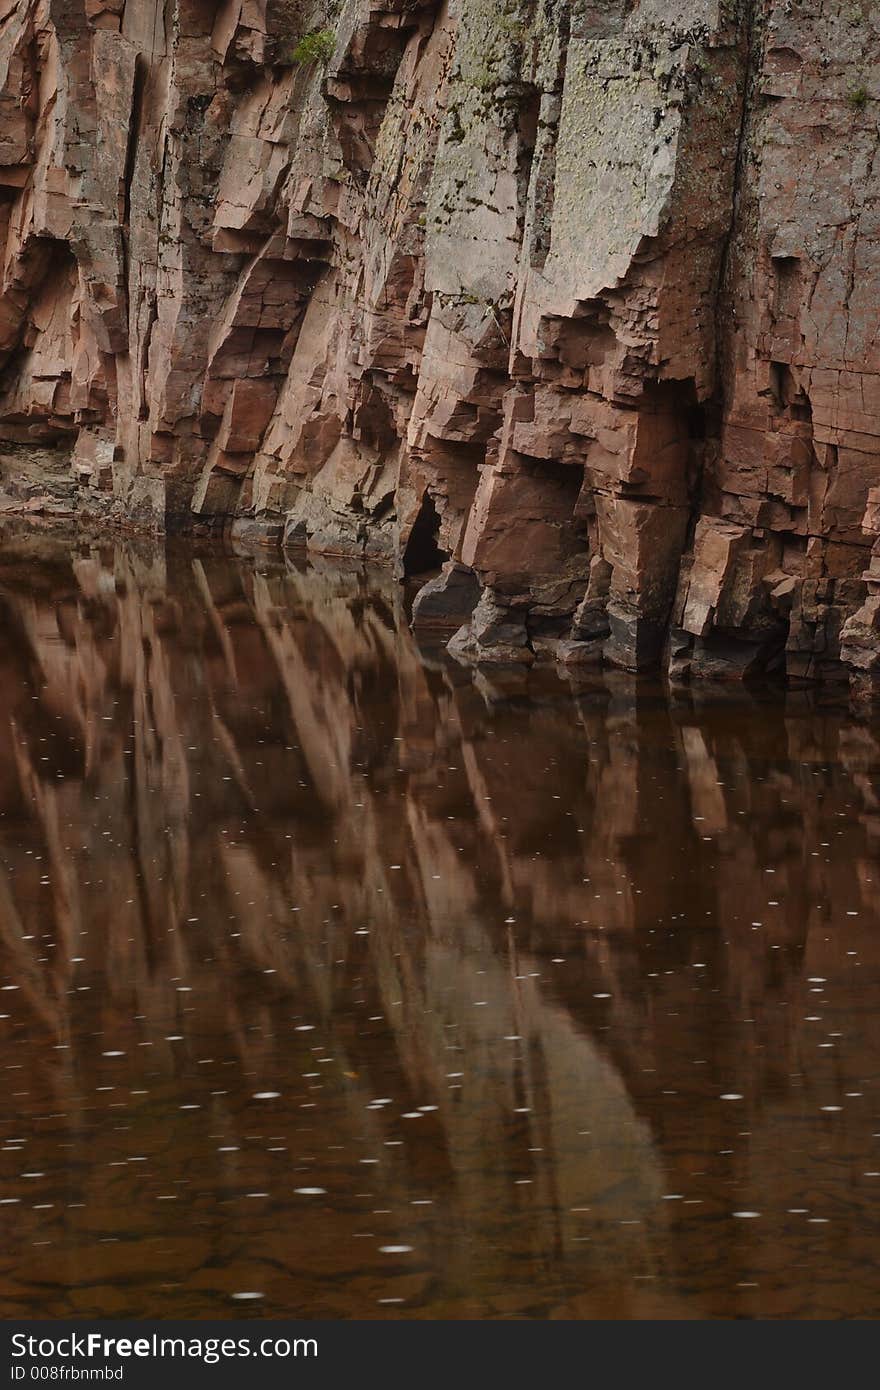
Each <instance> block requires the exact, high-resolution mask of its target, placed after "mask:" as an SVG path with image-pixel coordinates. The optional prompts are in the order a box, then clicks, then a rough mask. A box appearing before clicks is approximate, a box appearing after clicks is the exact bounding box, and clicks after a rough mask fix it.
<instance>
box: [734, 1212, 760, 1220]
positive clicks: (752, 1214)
mask: <svg viewBox="0 0 880 1390" xmlns="http://www.w3.org/2000/svg"><path fill="white" fill-rule="evenodd" d="M730 1214H731V1216H738V1217H740V1218H741V1219H742V1220H746V1219H748V1218H750V1217H755V1216H760V1215H761V1213H760V1212H759V1211H732V1212H731V1213H730Z"/></svg>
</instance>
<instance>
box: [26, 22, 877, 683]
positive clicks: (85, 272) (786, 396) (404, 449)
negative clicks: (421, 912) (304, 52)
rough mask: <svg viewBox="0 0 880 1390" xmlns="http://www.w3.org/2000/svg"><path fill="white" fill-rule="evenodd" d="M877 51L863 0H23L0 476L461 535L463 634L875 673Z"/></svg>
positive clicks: (59, 488)
mask: <svg viewBox="0 0 880 1390" xmlns="http://www.w3.org/2000/svg"><path fill="white" fill-rule="evenodd" d="M325 28H327V29H330V30H332V34H333V36H334V38H335V47H334V50H333V53H332V56H330V57H329V58H328V59H327V60H326V62H324V61H322V60H318V61H315V62H313V63H311V64H308V63H306V64H303V63H297V62H295V61H293V54H294V51H295V48H296V45H297V42H298V41H299V40H300V39H301V38H302V36H303V35H304V34H306V33H308V32H310V31H314V30H317V29H325ZM878 41H880V12H878V10H877V8H876V6H874V5H873V4H872V3H871V0H801V2H800V3H798V4H797V5H792V4H790V3H788V0H663V3H661V0H602V3H601V4H600V3H590V0H580V3H565V2H564V0H461V3H460V4H458V5H457V6H456V7H454V8H450V7H447V6H446V5H444V4H438V3H436V0H433V3H432V0H425V2H424V3H422V2H421V0H382V3H379V2H378V0H377V3H376V4H375V5H373V4H370V3H365V0H346V3H343V4H342V5H341V6H339V7H337V9H336V10H335V11H334V12H333V13H332V14H331V13H329V11H328V8H327V5H326V4H325V5H323V6H320V7H319V6H316V5H313V4H310V3H308V0H165V2H164V3H159V0H0V78H2V99H0V187H2V201H0V212H2V219H3V224H2V225H3V231H2V235H3V238H4V256H3V264H2V283H0V354H2V357H0V362H2V373H0V470H2V474H3V480H4V483H3V485H4V493H5V501H4V502H3V505H4V506H5V507H6V508H7V509H22V508H30V509H42V510H49V511H53V510H54V511H71V510H73V511H82V512H86V513H89V512H91V513H95V512H97V513H102V514H103V513H106V514H107V515H109V516H111V517H116V518H118V519H120V520H126V521H128V522H131V523H135V524H146V525H151V526H154V527H158V528H163V527H166V526H168V527H171V526H180V525H182V524H187V525H194V524H195V525H202V526H210V527H220V526H229V525H231V526H232V527H233V529H234V530H235V532H236V533H237V534H238V535H241V536H252V537H257V538H260V539H263V540H267V541H271V542H274V543H283V544H285V545H290V546H292V545H300V544H304V545H307V546H309V547H311V548H312V549H315V550H326V551H343V552H346V553H356V554H361V555H363V556H366V557H377V558H383V559H386V560H389V561H393V563H394V564H395V565H396V567H397V572H398V574H401V575H403V574H417V573H424V572H428V571H430V570H431V569H436V568H438V567H439V566H440V565H441V564H443V569H442V572H441V574H440V576H439V578H437V579H435V580H432V581H431V582H430V583H429V585H428V586H427V588H425V589H424V590H423V591H422V593H421V594H420V596H419V598H418V600H417V602H416V607H415V617H416V621H417V622H422V623H435V624H439V625H441V626H442V625H446V626H448V627H449V628H450V629H455V628H458V631H457V632H455V636H454V638H453V641H452V649H453V650H454V651H455V652H456V653H457V654H458V655H459V656H460V657H461V658H462V659H464V660H478V661H481V662H486V661H502V662H511V661H517V662H522V663H530V662H531V661H533V660H534V659H535V654H536V653H540V652H541V651H542V650H546V649H549V650H551V651H553V652H554V653H555V654H556V655H557V656H558V657H560V658H561V659H563V660H565V661H566V662H581V661H588V660H593V659H595V658H596V657H597V656H604V657H605V658H606V659H608V660H610V661H612V662H615V663H617V664H621V665H624V666H627V667H630V668H640V667H644V666H649V665H652V664H656V663H657V662H661V661H662V662H663V663H664V664H665V665H666V666H667V667H668V669H669V670H670V671H671V672H672V674H673V675H674V676H675V677H676V678H679V679H683V678H687V677H688V676H689V675H692V676H700V675H708V674H722V675H723V674H736V675H748V674H751V673H754V672H759V671H763V670H768V669H770V670H772V669H781V668H782V667H783V666H784V667H785V668H786V669H787V671H788V673H789V674H791V675H795V676H798V677H818V676H823V675H830V674H835V673H843V672H845V671H846V669H847V668H849V669H850V670H852V671H853V672H856V673H859V674H860V675H862V676H864V675H866V674H867V675H869V676H870V674H871V673H872V672H874V671H877V670H880V492H878V491H877V490H876V485H877V484H878V483H880V428H878V421H880V346H878V335H877V322H878V316H880V245H878V239H880V221H878V208H880V201H878V193H880V175H878V173H877V172H876V168H875V166H876V164H877V160H876V155H877V147H878V123H877V110H878V106H877V100H878V98H880V66H878V63H877V61H876V57H875V56H872V55H876V53H877V52H878V51H880V46H878ZM872 488H873V489H875V490H873V491H872Z"/></svg>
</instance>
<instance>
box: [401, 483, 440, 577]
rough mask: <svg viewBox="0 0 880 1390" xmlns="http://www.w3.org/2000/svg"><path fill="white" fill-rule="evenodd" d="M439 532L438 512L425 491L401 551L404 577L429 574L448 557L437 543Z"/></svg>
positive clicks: (429, 495)
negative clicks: (403, 548) (404, 546)
mask: <svg viewBox="0 0 880 1390" xmlns="http://www.w3.org/2000/svg"><path fill="white" fill-rule="evenodd" d="M439 533H440V513H439V512H438V511H437V508H436V507H435V505H434V499H433V497H432V496H431V494H430V493H429V492H426V493H425V494H424V496H423V497H422V505H421V506H420V508H419V514H418V516H417V517H416V519H415V522H414V523H413V528H412V530H411V531H410V533H409V540H408V541H407V543H406V549H405V550H404V552H403V577H404V579H411V578H412V577H413V576H414V575H418V574H430V572H431V571H432V570H438V569H440V567H441V565H442V564H443V562H444V560H448V559H449V555H448V553H447V551H445V550H442V549H441V548H440V545H439V543H438V536H439Z"/></svg>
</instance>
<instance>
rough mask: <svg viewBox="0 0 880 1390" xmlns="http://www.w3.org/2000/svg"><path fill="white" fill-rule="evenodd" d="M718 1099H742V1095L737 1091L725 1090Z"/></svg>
mask: <svg viewBox="0 0 880 1390" xmlns="http://www.w3.org/2000/svg"><path fill="white" fill-rule="evenodd" d="M719 1099H720V1100H742V1096H741V1095H740V1094H739V1092H738V1091H725V1092H724V1094H723V1095H722V1096H720V1097H719Z"/></svg>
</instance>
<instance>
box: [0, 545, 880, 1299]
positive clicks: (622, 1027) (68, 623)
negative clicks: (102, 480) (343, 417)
mask: <svg viewBox="0 0 880 1390" xmlns="http://www.w3.org/2000/svg"><path fill="white" fill-rule="evenodd" d="M401 605H402V596H401V594H400V591H399V590H398V589H397V588H396V587H395V586H394V585H393V583H392V582H391V581H390V579H389V578H387V577H386V576H384V575H383V574H382V573H381V572H373V573H365V572H363V571H361V570H358V569H346V568H344V567H334V566H331V565H326V566H321V567H317V568H311V569H302V568H298V567H296V566H295V565H290V566H289V567H286V566H285V565H283V564H281V563H279V562H278V561H277V560H276V559H274V558H272V559H269V558H266V559H257V560H238V559H235V558H233V557H231V556H224V555H222V554H219V553H218V552H217V551H216V550H215V551H211V552H206V553H204V554H194V553H193V552H192V551H190V552H184V551H177V550H174V549H171V550H169V551H168V552H167V553H164V552H162V551H152V550H149V549H142V548H138V547H136V546H131V547H123V546H104V547H100V546H96V545H90V544H86V543H84V542H82V543H79V544H76V545H73V546H71V545H69V544H64V543H62V542H60V541H49V540H43V541H41V542H40V543H39V544H37V543H36V542H29V543H28V544H27V545H22V544H19V543H16V542H15V541H14V539H13V538H10V537H9V536H7V537H6V538H5V539H4V541H3V546H2V551H0V663H2V673H0V1076H2V1081H3V1104H2V1106H0V1315H2V1316H6V1317H13V1316H16V1315H19V1314H28V1315H33V1316H48V1317H62V1316H99V1315H104V1316H160V1317H161V1316H168V1317H172V1316H178V1317H198V1316H225V1315H229V1316H242V1315H246V1316H261V1317H266V1316H273V1315H275V1316H280V1315H285V1314H297V1315H302V1316H308V1317H320V1318H333V1317H346V1318H348V1317H366V1318H372V1317H389V1318H403V1317H415V1318H434V1317H463V1318H511V1317H528V1318H548V1317H576V1318H591V1317H616V1318H634V1317H661V1318H701V1317H718V1316H724V1317H742V1318H753V1317H839V1316H844V1317H853V1316H856V1317H864V1316H871V1315H875V1314H876V1313H877V1312H878V1308H880V1223H878V1201H877V1199H878V1195H880V1085H878V1083H880V1060H878V1044H880V938H878V892H877V881H878V873H880V868H878V856H877V850H878V838H880V740H878V736H880V726H878V723H877V722H876V721H874V722H872V720H871V719H870V718H868V717H865V718H862V719H860V720H855V719H853V718H852V717H851V716H850V715H849V714H848V713H847V711H846V710H845V708H843V707H842V706H841V707H839V706H838V704H837V703H836V702H835V697H834V696H833V695H825V696H822V697H821V698H820V697H818V696H817V695H815V694H812V693H789V694H788V695H787V696H783V695H782V694H781V693H779V692H772V691H766V692H762V693H756V694H751V695H750V694H747V693H744V692H742V691H736V692H729V691H725V690H715V691H709V690H703V691H701V692H692V693H690V694H680V695H678V696H674V697H670V696H669V695H668V694H667V693H666V692H665V691H664V690H663V689H661V688H660V687H659V686H656V685H654V684H652V683H650V682H646V681H644V680H636V679H634V678H631V677H628V676H625V675H622V674H616V675H615V674H606V675H602V674H600V673H599V672H596V673H593V674H587V675H586V676H585V677H584V678H583V679H582V681H581V683H580V684H579V685H578V687H576V688H574V687H572V686H571V685H569V684H568V683H567V682H566V681H564V680H561V679H559V678H558V677H557V676H556V675H554V674H553V673H549V672H548V673H546V674H541V673H538V674H537V675H535V674H533V675H532V677H530V678H529V681H528V683H527V684H517V683H516V682H510V681H505V680H504V679H494V680H493V679H488V678H485V677H478V678H477V679H476V680H474V679H472V678H471V676H470V675H469V674H468V673H467V672H465V671H464V670H462V669H461V668H460V667H457V666H456V665H454V664H452V663H450V662H449V661H448V660H446V659H444V658H443V657H442V656H440V655H439V654H437V653H433V654H432V653H430V652H428V653H421V654H420V652H419V650H418V648H417V646H416V645H415V643H414V641H413V638H412V636H411V634H410V632H409V631H408V629H407V626H406V622H405V616H404V614H403V612H402V606H401Z"/></svg>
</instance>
